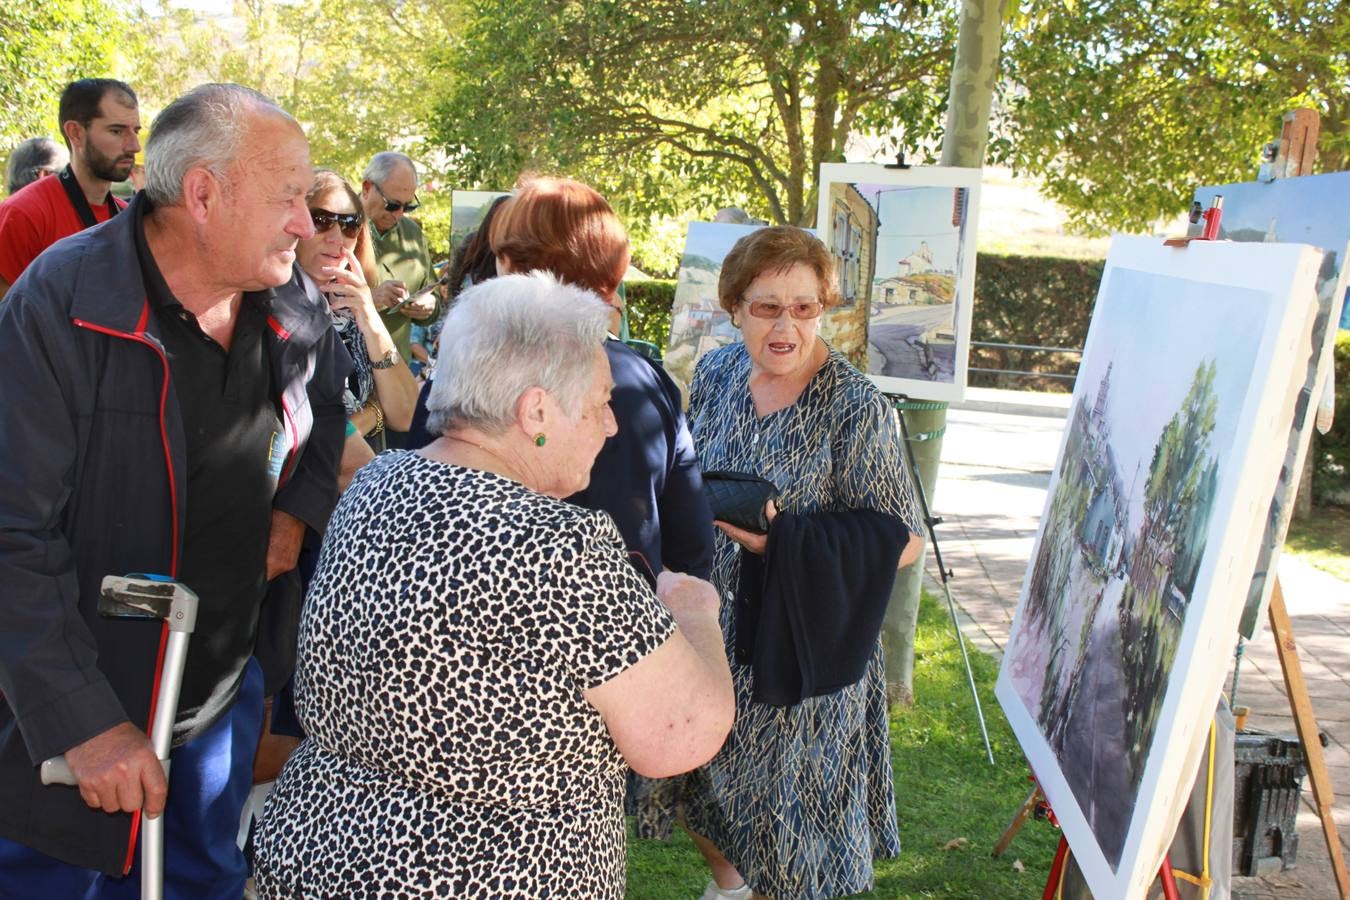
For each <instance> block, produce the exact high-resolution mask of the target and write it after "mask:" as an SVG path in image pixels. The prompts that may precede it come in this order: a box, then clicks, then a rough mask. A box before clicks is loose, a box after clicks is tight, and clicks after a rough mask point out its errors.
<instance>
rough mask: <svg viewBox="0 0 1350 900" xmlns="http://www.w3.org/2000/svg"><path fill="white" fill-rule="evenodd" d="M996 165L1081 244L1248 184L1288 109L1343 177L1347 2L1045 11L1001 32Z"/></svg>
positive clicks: (1156, 3)
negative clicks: (1030, 184) (1050, 208)
mask: <svg viewBox="0 0 1350 900" xmlns="http://www.w3.org/2000/svg"><path fill="white" fill-rule="evenodd" d="M1007 46H1008V48H1009V49H1008V60H1007V65H1006V67H1005V68H1006V74H1007V76H1008V81H1007V82H1006V88H1007V89H1006V90H1005V92H1004V93H1005V96H1004V104H1003V108H1002V111H1003V118H1004V129H1003V131H1004V133H1003V134H1002V136H1001V139H1000V140H999V141H998V142H997V144H996V145H995V147H994V150H995V155H996V156H997V157H998V158H1000V159H1003V160H1006V161H1009V162H1011V164H1012V165H1013V167H1014V169H1016V170H1018V171H1019V172H1023V173H1030V174H1033V175H1037V176H1039V177H1041V178H1042V179H1043V181H1044V185H1045V190H1046V192H1047V193H1048V194H1049V195H1050V196H1051V197H1053V198H1054V199H1055V200H1057V201H1059V202H1060V203H1062V204H1064V205H1065V206H1066V207H1068V208H1069V210H1070V211H1071V213H1072V216H1073V221H1074V222H1075V224H1077V225H1078V226H1079V227H1081V228H1083V229H1085V230H1089V231H1103V230H1106V229H1138V230H1145V229H1148V228H1149V226H1150V225H1152V224H1153V223H1154V222H1156V221H1157V219H1158V218H1159V217H1160V216H1170V215H1175V214H1176V213H1178V212H1181V211H1182V210H1184V209H1185V208H1186V207H1187V206H1188V205H1189V202H1190V197H1191V194H1192V191H1193V190H1194V188H1195V187H1196V186H1197V185H1202V184H1222V183H1227V182H1232V181H1248V180H1251V179H1252V178H1253V177H1254V176H1255V174H1256V166H1257V163H1258V159H1257V151H1258V150H1259V148H1260V147H1261V146H1262V145H1263V144H1264V143H1266V142H1267V141H1269V140H1272V139H1273V138H1275V137H1277V136H1278V134H1279V124H1280V116H1281V115H1282V114H1283V113H1284V112H1285V111H1286V110H1288V109H1292V108H1295V107H1297V106H1312V107H1315V108H1317V109H1318V110H1319V111H1320V112H1321V115H1322V136H1321V140H1320V142H1319V148H1320V168H1321V169H1322V171H1336V170H1339V169H1343V168H1345V167H1346V165H1347V163H1350V15H1347V13H1346V7H1345V3H1344V0H1251V2H1244V3H1211V2H1210V0H1143V2H1139V0H1079V2H1070V0H1062V2H1061V0H1054V2H1040V3H1032V4H1030V5H1029V9H1028V10H1027V11H1026V12H1025V13H1024V14H1023V15H1022V16H1021V17H1020V18H1019V19H1018V20H1017V22H1016V23H1015V25H1014V26H1013V27H1012V29H1011V30H1010V35H1009V41H1008V45H1007Z"/></svg>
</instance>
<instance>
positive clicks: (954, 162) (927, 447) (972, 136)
mask: <svg viewBox="0 0 1350 900" xmlns="http://www.w3.org/2000/svg"><path fill="white" fill-rule="evenodd" d="M1006 7H1007V0H962V3H961V31H960V36H959V39H958V40H957V45H956V60H955V63H954V64H953V67H952V76H951V86H950V90H949V94H948V101H947V122H946V127H945V129H944V130H943V135H942V165H944V166H960V167H964V168H974V169H978V168H979V167H980V166H981V164H982V163H983V162H984V155H985V147H986V145H987V143H988V141H989V111H990V108H991V106H992V103H993V97H994V88H995V86H996V84H997V83H998V80H999V47H1000V46H1001V44H1002V40H1003V16H1004V13H1005V11H1006ZM919 406H920V407H923V406H936V407H938V408H936V409H923V408H920V409H916V410H909V411H906V412H904V413H902V415H904V417H905V422H906V424H907V426H908V429H909V433H910V434H912V435H920V434H927V435H933V436H934V438H933V439H932V440H924V441H919V442H918V443H911V444H910V448H911V455H912V457H913V459H914V468H915V470H916V471H917V474H918V476H919V480H920V482H921V486H922V488H923V490H924V493H925V494H926V495H927V496H929V497H931V496H933V490H934V488H936V487H937V475H938V463H939V459H940V457H941V455H942V437H941V435H942V433H943V432H944V431H946V429H947V406H946V404H945V403H944V404H919ZM925 537H927V536H926V535H925ZM926 555H927V546H926V545H925V548H924V553H923V554H920V556H919V560H918V562H916V563H915V564H914V565H912V566H910V567H909V568H907V569H902V570H901V572H900V574H899V575H898V576H897V577H896V579H895V588H894V589H893V590H892V592H891V606H890V608H888V609H887V611H886V622H885V625H884V627H883V630H882V633H883V637H884V638H885V643H886V680H887V682H888V685H889V692H890V694H891V697H892V699H894V700H899V701H902V702H907V701H909V700H911V699H912V698H913V696H914V631H915V628H916V627H917V625H918V619H919V591H920V587H921V585H922V582H923V569H924V559H925V558H926ZM975 702H976V703H979V698H978V697H977V698H976V701H975Z"/></svg>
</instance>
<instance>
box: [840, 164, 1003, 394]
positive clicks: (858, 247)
mask: <svg viewBox="0 0 1350 900" xmlns="http://www.w3.org/2000/svg"><path fill="white" fill-rule="evenodd" d="M979 185H980V178H979V171H978V170H975V169H958V168H945V167H935V168H918V167H915V168H909V169H888V168H886V167H884V166H870V165H846V164H825V165H822V166H821V167H820V205H819V208H818V212H817V218H816V227H817V229H818V230H819V231H820V234H821V239H822V240H824V241H825V243H826V245H827V246H828V247H829V248H830V250H831V252H833V253H834V256H835V261H836V264H837V267H838V270H839V289H840V293H841V294H842V295H843V297H844V306H845V307H852V306H856V307H858V308H859V309H861V310H863V311H865V315H864V316H863V317H862V318H861V321H862V322H864V323H865V328H866V341H867V347H866V360H865V362H864V363H862V364H861V365H860V366H859V368H862V369H863V371H865V372H866V373H867V374H868V375H869V376H871V377H872V379H873V380H874V381H875V382H876V383H877V385H878V386H879V387H881V388H882V389H883V390H885V391H887V392H888V393H893V394H905V395H907V396H910V397H915V398H919V399H927V400H956V399H960V397H961V396H962V394H963V393H964V390H965V383H966V361H967V358H968V356H969V349H970V316H971V309H972V304H973V302H974V287H975V211H976V210H977V209H978V208H979Z"/></svg>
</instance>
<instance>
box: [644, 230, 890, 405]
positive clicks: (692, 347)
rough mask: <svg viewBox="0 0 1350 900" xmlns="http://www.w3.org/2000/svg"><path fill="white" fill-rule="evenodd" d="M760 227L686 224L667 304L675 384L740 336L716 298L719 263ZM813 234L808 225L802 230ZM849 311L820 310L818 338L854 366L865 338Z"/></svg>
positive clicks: (688, 380) (669, 365) (668, 361)
mask: <svg viewBox="0 0 1350 900" xmlns="http://www.w3.org/2000/svg"><path fill="white" fill-rule="evenodd" d="M763 227H765V226H763V225H731V224H726V223H721V222H690V223H689V230H688V232H687V233H686V234H685V239H684V254H683V255H682V256H681V257H680V270H679V272H678V273H677V274H676V276H675V299H674V301H673V302H672V303H671V306H670V342H669V346H668V347H667V349H666V358H665V363H664V364H663V365H664V366H665V369H666V371H667V372H668V373H670V376H671V377H672V378H674V379H675V380H676V381H677V382H679V383H680V384H683V385H686V386H688V385H689V384H691V383H692V382H693V379H694V367H695V366H696V365H698V361H699V360H700V359H702V358H703V354H705V353H707V352H708V351H709V350H712V349H714V348H716V347H721V346H723V345H725V344H730V343H733V342H735V341H739V340H740V339H741V333H740V331H739V330H737V328H736V326H734V325H732V324H731V316H730V315H728V314H727V311H726V310H724V309H723V308H722V305H721V303H719V302H718V299H717V282H718V280H719V279H720V278H721V276H722V261H723V260H724V259H726V256H727V254H728V253H730V252H731V248H732V247H733V246H735V244H736V242H737V241H739V240H740V239H741V238H743V237H745V236H746V235H747V234H750V233H751V232H753V231H757V230H758V229H760V228H763ZM806 230H807V231H810V232H811V233H812V234H815V232H814V231H812V230H811V229H809V228H808V229H806ZM858 318H859V317H858V316H857V314H856V312H855V310H853V309H850V308H848V307H845V306H841V307H835V308H834V309H831V310H829V311H828V312H826V313H825V315H824V318H823V319H822V320H821V323H820V336H821V337H823V338H824V339H825V340H827V341H829V342H830V345H831V346H833V347H834V348H835V349H836V350H838V351H839V352H840V353H842V354H843V355H844V356H845V357H847V358H848V359H849V361H850V362H852V363H853V364H854V365H858V364H859V363H860V362H861V359H862V349H863V345H864V341H865V336H864V332H863V328H862V324H861V322H858V321H855V320H856V319H858Z"/></svg>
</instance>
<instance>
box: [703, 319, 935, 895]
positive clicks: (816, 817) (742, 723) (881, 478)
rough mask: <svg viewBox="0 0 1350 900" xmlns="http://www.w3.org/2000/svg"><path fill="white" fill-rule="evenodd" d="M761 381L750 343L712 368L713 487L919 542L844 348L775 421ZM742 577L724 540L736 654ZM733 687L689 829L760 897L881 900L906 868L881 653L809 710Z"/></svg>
mask: <svg viewBox="0 0 1350 900" xmlns="http://www.w3.org/2000/svg"><path fill="white" fill-rule="evenodd" d="M749 376H750V357H749V354H748V353H747V351H746V349H745V345H744V344H743V343H740V342H737V343H735V344H731V345H729V346H727V347H722V348H720V349H717V350H714V351H712V352H711V353H709V354H707V355H706V356H705V357H703V359H702V360H701V361H700V362H699V365H698V369H697V371H696V372H695V374H694V383H693V385H692V387H691V391H690V401H689V423H690V426H691V429H692V431H693V435H694V443H695V446H696V447H697V449H698V455H699V463H700V465H701V466H702V467H703V469H704V470H705V471H711V470H715V469H724V470H725V469H730V470H735V471H741V472H752V473H754V474H756V475H760V476H763V477H765V478H768V479H769V480H771V481H772V482H773V483H774V484H775V485H777V486H778V489H779V491H780V494H781V499H780V500H779V506H780V508H782V509H784V510H786V511H789V512H793V513H812V512H822V511H829V512H832V511H839V510H846V509H860V508H861V509H872V510H877V511H880V512H886V513H890V514H892V515H895V516H898V517H899V518H901V519H902V520H903V521H904V522H906V523H907V524H908V525H909V527H910V528H911V529H914V530H917V529H918V528H919V527H920V524H921V523H920V516H919V512H918V503H917V501H916V499H915V495H914V490H913V487H912V485H911V483H910V478H909V474H908V469H907V468H906V466H905V464H904V458H903V449H902V446H901V443H900V436H899V433H898V426H897V425H896V423H895V420H894V413H893V412H892V411H891V407H890V405H889V404H888V403H887V401H886V399H885V397H883V396H882V394H881V393H880V392H879V391H878V390H877V389H876V387H875V386H873V384H872V383H871V382H870V381H868V380H867V378H866V377H865V376H863V375H862V374H861V373H859V372H858V370H857V369H855V368H853V366H851V365H850V364H849V363H848V361H847V360H845V359H844V357H843V356H841V355H840V354H839V353H838V352H837V351H835V350H834V349H833V348H831V349H830V354H829V358H828V359H827V360H826V362H825V364H824V365H823V366H822V367H821V369H820V371H818V372H817V373H816V374H815V375H814V376H813V377H812V379H811V381H810V382H809V383H808V384H807V386H806V388H805V390H803V391H802V394H801V396H800V397H798V398H797V401H796V403H794V404H793V405H792V406H789V407H787V408H785V409H781V410H778V411H777V412H773V413H770V414H769V415H767V416H764V417H763V418H759V417H758V416H756V414H755V408H754V401H753V399H752V398H751V396H750V387H749ZM739 570H740V553H739V547H738V546H737V545H736V544H735V543H733V542H732V541H730V540H728V539H727V538H726V536H725V535H723V534H722V533H721V532H719V533H718V535H717V552H716V557H715V560H714V565H713V582H714V583H715V584H716V585H717V589H718V592H719V593H720V594H721V595H722V613H721V624H722V634H723V637H724V638H725V640H726V643H727V646H728V647H733V646H734V645H735V627H736V623H735V622H734V621H733V620H732V612H733V603H732V600H733V598H734V594H733V592H734V590H735V586H736V584H737V579H738V576H739ZM822 601H824V602H828V598H822ZM731 671H732V676H733V679H734V681H735V686H736V723H735V725H734V726H733V727H732V731H731V735H730V736H729V737H728V738H727V742H726V744H725V745H724V746H723V748H722V750H721V752H719V753H718V755H717V756H716V757H714V758H713V759H712V761H710V762H709V763H708V764H707V765H706V766H704V767H703V768H701V769H699V770H698V771H696V772H694V773H691V774H690V775H688V776H685V777H684V778H683V779H681V784H680V785H679V786H678V793H679V795H680V803H681V804H682V805H683V808H684V813H685V817H686V820H687V822H688V824H689V825H690V827H691V828H693V829H694V831H696V832H698V833H699V834H702V835H704V836H706V837H707V838H709V839H710V840H711V841H712V842H713V843H714V844H716V845H717V846H718V847H719V848H720V849H721V850H722V852H723V853H724V854H725V855H726V857H727V859H728V860H729V861H730V862H731V863H732V864H733V865H735V866H736V868H737V869H738V870H740V873H741V875H743V876H744V877H745V879H746V881H747V882H748V883H749V884H750V885H751V886H752V887H753V888H754V889H755V890H756V891H757V892H759V893H761V894H767V895H769V896H771V897H776V898H784V900H786V898H793V900H811V898H823V897H841V896H846V895H848V894H856V893H859V892H861V891H865V890H868V889H869V888H871V886H872V862H873V860H875V859H885V858H888V857H893V856H896V855H898V854H899V853H900V836H899V833H898V831H897V827H896V816H895V789H894V784H893V781H892V773H891V760H890V732H889V729H888V726H887V719H886V709H887V703H886V676H885V665H884V662H883V659H882V650H881V641H880V639H878V640H877V645H876V649H875V651H874V652H873V654H872V659H871V662H870V663H869V664H868V667H867V671H866V674H864V675H863V678H862V680H861V681H859V682H858V683H857V684H854V685H853V686H851V687H848V688H845V689H844V690H841V691H838V692H836V693H833V694H829V695H826V696H823V697H813V698H809V699H807V700H805V701H803V702H802V703H799V704H797V705H796V706H791V707H786V708H783V707H776V706H766V705H764V704H760V703H755V702H753V701H752V700H751V695H752V689H753V684H752V679H753V675H752V673H751V668H750V667H749V666H746V665H740V664H738V663H736V662H735V661H734V660H732V662H731Z"/></svg>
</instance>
